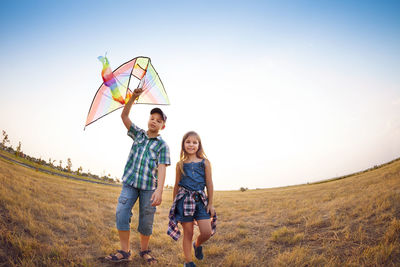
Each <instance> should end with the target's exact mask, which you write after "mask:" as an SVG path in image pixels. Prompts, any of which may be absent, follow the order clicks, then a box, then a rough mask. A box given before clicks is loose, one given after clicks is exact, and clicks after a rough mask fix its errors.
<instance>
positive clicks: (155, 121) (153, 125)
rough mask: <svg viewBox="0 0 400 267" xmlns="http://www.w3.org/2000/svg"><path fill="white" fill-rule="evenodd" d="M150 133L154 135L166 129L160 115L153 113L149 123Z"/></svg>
mask: <svg viewBox="0 0 400 267" xmlns="http://www.w3.org/2000/svg"><path fill="white" fill-rule="evenodd" d="M147 125H148V127H149V131H150V132H153V133H158V132H159V131H160V130H162V129H164V128H165V123H164V121H163V119H162V117H161V115H160V114H158V113H153V114H151V115H150V119H149V122H148V124H147Z"/></svg>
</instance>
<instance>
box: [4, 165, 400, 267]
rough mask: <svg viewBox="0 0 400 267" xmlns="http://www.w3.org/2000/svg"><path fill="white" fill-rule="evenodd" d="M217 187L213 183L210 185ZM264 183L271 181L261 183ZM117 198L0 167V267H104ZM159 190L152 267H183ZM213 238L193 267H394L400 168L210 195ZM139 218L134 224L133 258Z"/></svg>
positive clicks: (112, 243) (398, 258)
mask: <svg viewBox="0 0 400 267" xmlns="http://www.w3.org/2000/svg"><path fill="white" fill-rule="evenodd" d="M214 179H218V177H214ZM265 179H274V178H273V177H266V178H265ZM119 192H120V188H118V187H112V186H106V185H97V184H91V183H87V182H81V181H73V180H69V179H65V178H61V177H57V176H52V175H48V174H44V173H41V172H37V171H35V170H31V169H28V168H25V167H22V166H19V165H17V164H15V163H11V162H9V161H6V160H4V159H0V266H112V265H110V264H108V263H104V262H103V261H101V260H100V259H99V257H102V256H105V255H107V254H109V253H111V252H113V251H114V250H116V249H117V248H118V247H119V240H118V237H117V231H116V229H115V226H114V225H115V214H114V213H115V207H116V201H117V197H118V195H119ZM171 198H172V191H171V190H164V196H163V203H162V205H161V206H160V207H159V208H158V210H157V214H156V218H155V225H154V234H153V237H152V240H151V241H150V245H151V248H152V249H153V252H154V253H153V254H154V255H155V256H156V257H157V258H158V260H159V266H167V265H169V266H179V265H180V266H182V263H183V253H182V250H181V240H179V241H178V242H174V241H173V240H172V239H171V238H170V237H168V236H167V235H166V234H165V232H166V229H167V224H168V218H167V215H168V211H169V208H170V206H171V202H172V199H171ZM215 206H216V210H217V213H218V217H219V221H218V228H217V234H216V235H215V236H214V237H212V238H211V239H210V240H209V241H208V243H206V244H205V247H204V251H205V259H204V260H203V261H196V264H197V265H198V266H221V265H224V266H399V265H400V161H399V160H397V161H394V162H392V163H391V164H388V165H385V166H383V167H381V168H377V169H374V170H371V171H368V172H365V173H361V174H357V175H354V176H350V177H348V178H345V179H340V180H334V181H330V182H326V183H318V184H310V185H301V186H292V187H285V188H274V189H262V190H247V191H245V192H240V191H217V192H216V193H215ZM136 211H137V208H136V207H135V212H134V215H133V217H132V220H133V224H132V237H133V238H132V242H131V244H132V250H133V252H134V254H133V261H132V262H130V263H128V264H122V266H141V265H145V263H144V261H142V259H141V258H140V257H139V256H138V253H137V252H138V250H139V244H138V239H137V232H136V227H137V213H136Z"/></svg>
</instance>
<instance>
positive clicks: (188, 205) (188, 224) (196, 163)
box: [168, 131, 216, 266]
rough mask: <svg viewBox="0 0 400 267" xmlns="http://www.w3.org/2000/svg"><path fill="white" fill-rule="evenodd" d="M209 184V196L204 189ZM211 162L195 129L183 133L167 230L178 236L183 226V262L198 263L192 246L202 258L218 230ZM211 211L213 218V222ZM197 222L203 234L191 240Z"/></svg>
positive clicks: (174, 236) (175, 238)
mask: <svg viewBox="0 0 400 267" xmlns="http://www.w3.org/2000/svg"><path fill="white" fill-rule="evenodd" d="M204 187H207V196H206V194H205V192H204ZM213 191H214V189H213V182H212V178H211V165H210V161H208V159H207V158H206V155H205V153H204V150H203V146H202V144H201V139H200V136H199V135H198V134H197V133H196V132H193V131H191V132H188V133H186V134H185V135H184V136H183V139H182V148H181V155H180V161H179V162H178V163H177V164H176V180H175V186H174V195H173V196H174V202H173V204H172V208H171V210H170V214H169V219H170V222H169V228H168V234H169V235H170V236H171V237H172V238H173V239H174V240H178V238H179V236H180V231H179V228H178V225H177V223H178V222H180V223H181V224H182V227H183V253H184V255H185V264H184V266H196V265H195V264H194V263H193V261H192V246H193V248H194V252H195V256H196V258H197V259H199V260H201V259H203V251H202V246H201V245H202V244H203V243H204V242H206V241H207V240H208V239H209V238H210V237H211V235H213V234H214V233H215V221H216V215H215V210H214V207H213ZM210 215H211V217H212V218H213V220H212V221H211V223H210V218H211V217H210ZM195 221H196V222H197V225H198V226H199V230H200V235H199V236H198V237H197V239H196V241H195V242H193V244H192V239H193V226H194V224H195Z"/></svg>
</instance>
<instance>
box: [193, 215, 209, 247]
mask: <svg viewBox="0 0 400 267" xmlns="http://www.w3.org/2000/svg"><path fill="white" fill-rule="evenodd" d="M197 224H198V226H199V230H200V235H199V236H198V237H197V240H196V247H198V246H201V244H203V243H204V242H206V241H207V240H208V239H210V237H211V232H212V229H211V221H210V219H206V220H198V221H197Z"/></svg>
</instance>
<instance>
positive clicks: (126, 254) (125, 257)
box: [105, 250, 131, 262]
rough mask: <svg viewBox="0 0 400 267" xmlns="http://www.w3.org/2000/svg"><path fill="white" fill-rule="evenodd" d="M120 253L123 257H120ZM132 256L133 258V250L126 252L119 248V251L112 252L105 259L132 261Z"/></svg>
mask: <svg viewBox="0 0 400 267" xmlns="http://www.w3.org/2000/svg"><path fill="white" fill-rule="evenodd" d="M118 253H119V254H121V255H122V258H118V256H117V254H118ZM130 258H131V251H129V252H125V251H123V250H117V253H115V254H114V255H112V254H110V256H109V257H106V258H105V259H106V260H107V261H111V262H123V261H130V260H131V259H130Z"/></svg>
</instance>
